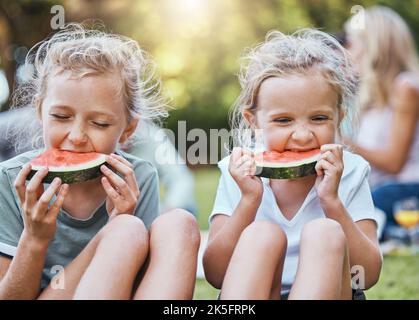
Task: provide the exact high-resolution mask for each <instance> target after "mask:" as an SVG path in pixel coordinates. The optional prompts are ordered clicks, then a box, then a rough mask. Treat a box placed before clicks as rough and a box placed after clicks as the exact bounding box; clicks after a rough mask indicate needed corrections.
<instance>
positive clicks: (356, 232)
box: [324, 201, 383, 289]
mask: <svg viewBox="0 0 419 320" xmlns="http://www.w3.org/2000/svg"><path fill="white" fill-rule="evenodd" d="M324 210H325V213H326V214H327V215H328V217H329V218H332V219H334V220H336V221H337V222H339V223H340V225H341V226H342V229H343V231H344V232H345V235H346V238H347V241H348V249H349V262H350V265H351V267H353V266H362V268H364V271H365V287H366V289H368V288H371V287H372V286H373V285H374V284H375V283H376V282H377V281H378V279H379V276H380V272H381V266H382V261H383V258H382V255H381V252H380V249H379V244H378V239H377V229H376V226H375V223H374V221H372V220H360V221H357V222H353V220H352V218H351V216H350V215H349V213H348V212H347V210H346V209H345V207H344V206H343V204H342V203H341V202H340V201H339V202H337V203H335V204H334V205H331V206H329V207H328V208H324ZM326 211H327V212H326Z"/></svg>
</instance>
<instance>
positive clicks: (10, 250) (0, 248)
mask: <svg viewBox="0 0 419 320" xmlns="http://www.w3.org/2000/svg"><path fill="white" fill-rule="evenodd" d="M0 252H2V253H4V254H7V255H8V256H12V257H14V256H15V255H16V252H17V248H16V247H13V246H11V245H10V244H6V243H3V242H0Z"/></svg>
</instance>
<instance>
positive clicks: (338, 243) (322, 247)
mask: <svg viewBox="0 0 419 320" xmlns="http://www.w3.org/2000/svg"><path fill="white" fill-rule="evenodd" d="M351 297H352V290H351V282H350V271H349V259H348V250H347V245H346V237H345V234H344V232H343V230H342V227H341V226H340V225H339V223H338V222H336V221H334V220H331V219H316V220H313V221H311V222H309V223H307V224H306V225H305V227H304V229H303V231H302V234H301V241H300V256H299V264H298V270H297V275H296V278H295V281H294V284H293V286H292V288H291V292H290V295H289V299H290V300H293V299H294V300H295V299H335V300H336V299H351Z"/></svg>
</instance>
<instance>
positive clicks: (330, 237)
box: [301, 219, 346, 252]
mask: <svg viewBox="0 0 419 320" xmlns="http://www.w3.org/2000/svg"><path fill="white" fill-rule="evenodd" d="M301 243H302V244H304V245H307V244H308V245H320V246H321V247H324V248H327V249H328V250H338V251H339V252H341V251H342V250H344V249H345V247H346V236H345V233H344V231H343V229H342V227H341V225H340V224H339V223H338V222H336V221H334V220H332V219H315V220H312V221H310V222H308V223H307V224H306V225H305V226H304V228H303V231H302V233H301Z"/></svg>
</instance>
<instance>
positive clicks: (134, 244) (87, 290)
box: [39, 215, 148, 299]
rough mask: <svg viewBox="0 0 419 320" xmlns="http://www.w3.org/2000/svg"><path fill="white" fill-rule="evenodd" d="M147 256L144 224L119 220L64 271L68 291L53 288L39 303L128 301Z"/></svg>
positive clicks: (123, 217) (126, 217)
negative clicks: (100, 300)
mask: <svg viewBox="0 0 419 320" xmlns="http://www.w3.org/2000/svg"><path fill="white" fill-rule="evenodd" d="M147 253H148V233H147V230H146V228H145V226H144V224H143V223H142V221H141V220H140V219H138V218H136V217H134V216H130V215H120V216H118V217H115V218H114V219H113V220H112V221H111V222H109V223H108V224H107V225H106V226H104V227H103V228H102V230H101V231H100V232H99V233H98V234H97V235H96V236H95V237H94V238H93V239H92V240H91V241H90V242H89V244H88V245H87V246H86V248H85V249H83V251H82V252H81V253H80V254H79V255H78V256H77V257H76V258H75V259H74V260H73V261H72V262H71V263H70V264H69V265H68V266H67V267H66V268H65V269H64V279H65V288H64V289H54V288H52V286H51V284H50V285H49V286H48V287H47V288H46V289H45V290H44V291H43V292H42V294H41V295H40V297H39V299H73V298H79V299H99V298H103V299H124V298H127V299H128V298H129V292H130V290H131V287H132V282H133V279H134V277H135V274H136V273H137V271H138V269H139V267H140V266H141V265H142V263H143V261H144V260H145V257H146V256H147ZM127 292H128V293H127Z"/></svg>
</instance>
